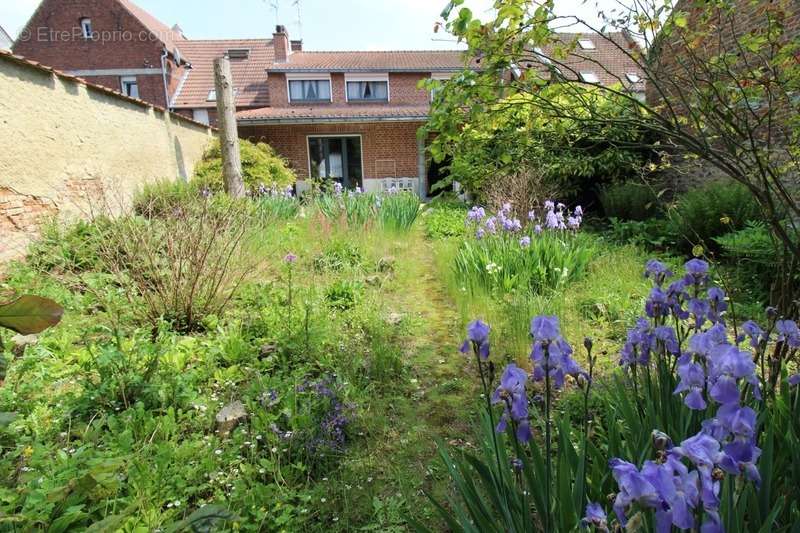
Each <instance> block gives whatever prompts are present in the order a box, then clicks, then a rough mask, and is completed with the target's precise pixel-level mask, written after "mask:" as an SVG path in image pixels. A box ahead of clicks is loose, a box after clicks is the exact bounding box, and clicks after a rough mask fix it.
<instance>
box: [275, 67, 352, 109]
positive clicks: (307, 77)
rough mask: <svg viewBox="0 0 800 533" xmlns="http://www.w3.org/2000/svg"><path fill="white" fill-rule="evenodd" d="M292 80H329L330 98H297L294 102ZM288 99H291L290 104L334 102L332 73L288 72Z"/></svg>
mask: <svg viewBox="0 0 800 533" xmlns="http://www.w3.org/2000/svg"><path fill="white" fill-rule="evenodd" d="M290 81H327V82H328V87H330V91H329V93H330V95H331V97H330V100H313V101H312V100H295V101H294V102H292V90H291V88H290V87H289V82H290ZM346 89H347V87H345V90H346ZM286 99H287V100H288V101H289V103H290V104H291V103H297V104H302V103H305V102H312V103H313V102H326V101H327V102H333V81H332V80H331V75H330V74H307V73H299V72H297V73H294V72H290V73H287V74H286Z"/></svg>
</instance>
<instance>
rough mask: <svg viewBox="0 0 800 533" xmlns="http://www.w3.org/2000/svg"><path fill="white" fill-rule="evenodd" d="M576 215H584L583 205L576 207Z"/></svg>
mask: <svg viewBox="0 0 800 533" xmlns="http://www.w3.org/2000/svg"><path fill="white" fill-rule="evenodd" d="M575 216H576V217H579V218H581V217H583V208H582V207H581V206H576V207H575Z"/></svg>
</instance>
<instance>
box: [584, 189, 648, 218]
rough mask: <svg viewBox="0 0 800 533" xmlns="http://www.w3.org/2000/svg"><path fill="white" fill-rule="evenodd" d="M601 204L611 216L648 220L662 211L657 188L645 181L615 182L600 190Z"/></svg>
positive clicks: (606, 213)
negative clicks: (654, 188) (644, 182)
mask: <svg viewBox="0 0 800 533" xmlns="http://www.w3.org/2000/svg"><path fill="white" fill-rule="evenodd" d="M599 196H600V204H601V205H602V206H603V212H604V213H605V215H606V216H607V217H609V218H617V219H620V220H639V221H641V220H647V219H648V218H653V217H654V216H656V215H657V214H659V211H660V205H659V197H658V194H657V193H656V191H655V190H653V188H652V187H650V186H649V185H646V184H643V183H615V184H612V185H609V186H607V187H604V188H603V189H601V190H600V195H599Z"/></svg>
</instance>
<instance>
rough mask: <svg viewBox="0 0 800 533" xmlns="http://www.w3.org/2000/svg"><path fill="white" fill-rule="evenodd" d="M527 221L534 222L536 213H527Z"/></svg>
mask: <svg viewBox="0 0 800 533" xmlns="http://www.w3.org/2000/svg"><path fill="white" fill-rule="evenodd" d="M528 220H530V221H531V222H533V221H534V220H536V211H528Z"/></svg>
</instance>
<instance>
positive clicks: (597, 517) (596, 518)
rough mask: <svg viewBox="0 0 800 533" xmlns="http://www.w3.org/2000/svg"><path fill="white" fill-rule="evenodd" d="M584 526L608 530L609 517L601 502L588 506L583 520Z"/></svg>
mask: <svg viewBox="0 0 800 533" xmlns="http://www.w3.org/2000/svg"><path fill="white" fill-rule="evenodd" d="M581 525H582V526H583V527H590V526H593V527H595V528H596V529H597V530H599V531H608V517H607V516H606V512H605V511H604V510H603V507H602V506H601V505H600V504H599V503H594V502H592V503H589V504H588V505H587V506H586V516H584V517H583V519H582V520H581Z"/></svg>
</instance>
